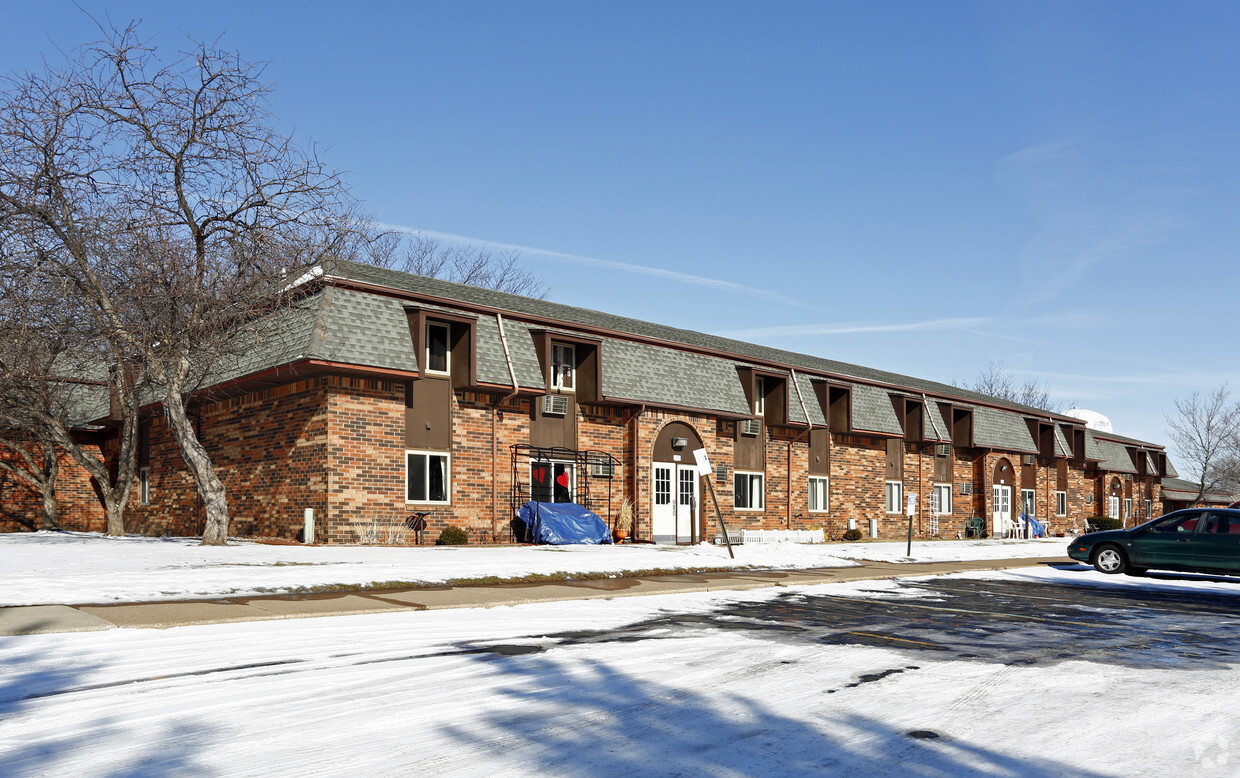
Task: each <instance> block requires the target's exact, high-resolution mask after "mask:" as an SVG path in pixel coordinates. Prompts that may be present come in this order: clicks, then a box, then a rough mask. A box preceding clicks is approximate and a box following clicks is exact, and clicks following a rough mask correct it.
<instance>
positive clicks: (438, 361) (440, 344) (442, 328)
mask: <svg viewBox="0 0 1240 778" xmlns="http://www.w3.org/2000/svg"><path fill="white" fill-rule="evenodd" d="M449 333H450V330H449V329H448V325H446V324H441V323H439V322H434V321H431V322H427V323H426V372H428V373H438V374H440V375H447V374H448V372H449V370H450V369H451V367H452V363H451V360H452V352H451V350H449V348H448V342H449Z"/></svg>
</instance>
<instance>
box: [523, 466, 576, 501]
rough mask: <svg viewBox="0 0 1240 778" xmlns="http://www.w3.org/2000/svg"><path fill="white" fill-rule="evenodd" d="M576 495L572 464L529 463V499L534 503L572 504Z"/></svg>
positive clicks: (574, 473) (574, 472)
mask: <svg viewBox="0 0 1240 778" xmlns="http://www.w3.org/2000/svg"><path fill="white" fill-rule="evenodd" d="M576 493H577V466H576V465H575V464H573V463H572V462H557V461H554V460H546V459H544V460H539V461H537V462H530V499H531V500H534V501H535V502H573V495H575V494H576Z"/></svg>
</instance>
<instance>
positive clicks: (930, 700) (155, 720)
mask: <svg viewBox="0 0 1240 778" xmlns="http://www.w3.org/2000/svg"><path fill="white" fill-rule="evenodd" d="M971 577H973V578H988V579H993V580H999V581H1002V580H1003V579H1005V578H1007V579H1012V578H1019V579H1020V580H1023V581H1045V582H1047V583H1051V584H1055V585H1069V586H1070V585H1076V584H1080V583H1084V584H1087V585H1091V586H1104V585H1105V586H1110V585H1118V586H1126V587H1134V588H1135V587H1148V586H1157V587H1159V588H1160V589H1175V590H1179V591H1181V592H1189V593H1191V592H1194V591H1198V590H1199V589H1200V588H1201V587H1203V586H1205V587H1207V588H1209V587H1221V588H1226V587H1228V586H1230V587H1231V588H1230V591H1232V592H1234V591H1235V586H1234V584H1225V583H1222V582H1219V581H1214V582H1211V581H1196V580H1192V581H1190V580H1166V579H1164V580H1158V581H1151V580H1148V579H1129V578H1124V577H1106V578H1104V577H1103V576H1101V575H1100V574H1098V573H1095V572H1093V571H1092V570H1089V569H1087V568H1085V567H1084V566H1080V565H1065V566H1064V567H1063V568H1062V569H1054V568H1039V569H1027V570H1021V571H1018V572H1013V573H987V574H971ZM897 585H898V584H897V583H896V582H892V581H862V582H855V583H849V584H830V585H824V586H816V587H792V588H785V589H779V590H775V589H772V590H762V591H758V592H745V593H730V594H729V593H710V594H681V595H666V596H652V597H642V598H618V599H615V600H610V601H598V600H595V601H589V602H558V603H546V604H538V605H522V606H515V607H502V608H492V609H487V610H470V609H463V610H444V611H428V612H404V613H397V614H374V615H365V616H349V617H335V618H318V619H299V620H292V621H266V622H251V623H242V624H219V625H207V626H194V627H181V628H174V629H167V630H132V629H116V630H110V631H107V632H90V633H67V634H54V635H28V636H22V637H17V638H6V639H2V640H0V712H3V716H0V774H4V775H8V776H23V777H24V776H39V775H57V776H59V775H74V776H84V777H89V776H103V775H180V774H192V775H207V776H211V775H229V776H232V775H263V776H267V775H365V776H379V775H435V776H496V775H505V776H527V775H563V776H577V775H592V776H633V775H717V776H792V775H796V776H799V775H832V776H848V775H855V776H983V775H985V776H994V775H1000V776H1022V777H1026V776H1033V777H1035V778H1040V777H1048V776H1061V775H1071V776H1103V775H1105V776H1163V775H1195V776H1215V775H1218V776H1223V775H1234V774H1236V770H1237V757H1238V756H1240V755H1233V754H1231V753H1230V749H1231V746H1233V745H1235V746H1237V748H1240V735H1237V734H1236V733H1237V732H1240V715H1238V714H1237V712H1236V711H1237V707H1238V706H1237V705H1236V696H1237V695H1236V692H1235V690H1236V689H1237V688H1240V672H1238V671H1237V669H1236V668H1235V667H1230V666H1228V667H1222V668H1220V667H1218V666H1217V665H1213V666H1209V667H1208V668H1206V669H1199V668H1193V667H1191V666H1190V667H1184V668H1176V669H1166V668H1153V669H1151V668H1149V667H1146V668H1140V667H1135V666H1132V665H1131V664H1128V663H1125V662H1123V661H1114V660H1111V661H1107V660H1105V659H1103V658H1097V657H1095V658H1093V659H1091V660H1090V661H1086V660H1085V659H1082V658H1068V659H1066V660H1064V661H1057V662H1048V663H1041V664H1037V665H1029V664H1023V663H1019V662H1017V663H1011V664H1009V663H1005V662H1004V661H1003V656H1002V654H1001V650H1002V649H1001V648H997V649H996V650H995V654H994V655H993V656H974V657H970V658H966V657H963V656H957V655H954V654H952V653H950V652H942V651H925V650H921V651H918V650H915V649H914V648H913V647H911V646H910V647H908V648H903V649H901V648H899V647H894V646H890V645H887V646H875V645H836V644H824V643H815V642H813V641H804V640H800V641H798V640H796V639H793V638H792V637H788V638H787V639H785V638H782V637H781V633H780V632H779V630H774V631H764V632H755V631H753V630H726V629H717V628H716V629H706V628H701V627H699V626H695V624H694V621H693V619H682V620H678V621H667V624H668V626H660V625H661V624H663V623H664V618H663V617H667V616H669V615H672V614H678V613H689V614H693V613H705V612H706V611H709V610H712V609H716V608H719V607H723V606H726V605H728V604H729V603H736V602H754V603H759V604H761V603H765V602H770V601H771V600H773V599H774V598H776V597H780V596H787V593H788V592H790V591H792V592H797V591H801V592H807V593H829V594H839V595H844V596H875V595H876V594H877V593H881V592H883V591H890V590H892V589H893V588H894V587H896V586H897ZM781 593H782V594H781ZM646 620H654V621H652V622H649V623H650V625H651V626H648V627H646V628H645V631H644V633H643V635H644V636H643V637H642V639H639V640H617V639H610V640H609V639H598V640H591V639H589V638H588V637H584V638H583V637H582V633H581V631H582V630H599V631H601V632H606V631H607V630H615V629H617V628H621V627H623V626H624V625H631V624H634V623H636V622H641V621H646ZM560 633H573V635H574V636H575V637H574V638H573V639H572V640H567V641H566V640H564V639H563V638H562V637H561V638H559V639H556V638H552V637H550V636H554V635H558V634H560ZM1066 648H1069V649H1070V646H1068V647H1066ZM917 731H930V732H932V733H934V734H936V735H938V737H937V738H933V739H918V738H913V737H910V736H909V735H910V733H912V732H917Z"/></svg>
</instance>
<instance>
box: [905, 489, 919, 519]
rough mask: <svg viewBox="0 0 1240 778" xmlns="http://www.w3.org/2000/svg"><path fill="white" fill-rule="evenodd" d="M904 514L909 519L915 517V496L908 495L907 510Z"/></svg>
mask: <svg viewBox="0 0 1240 778" xmlns="http://www.w3.org/2000/svg"><path fill="white" fill-rule="evenodd" d="M905 513H906V514H907V515H908V516H910V517H912V516H916V515H917V495H915V494H910V495H909V496H908V509H907V510H906V511H905Z"/></svg>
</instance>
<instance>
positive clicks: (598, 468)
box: [590, 459, 616, 478]
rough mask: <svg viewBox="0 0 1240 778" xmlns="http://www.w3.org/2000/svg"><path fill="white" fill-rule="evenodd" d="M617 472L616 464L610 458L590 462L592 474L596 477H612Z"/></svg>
mask: <svg viewBox="0 0 1240 778" xmlns="http://www.w3.org/2000/svg"><path fill="white" fill-rule="evenodd" d="M615 474H616V465H615V463H614V462H612V461H611V460H610V459H596V460H594V461H593V462H591V463H590V475H591V476H592V477H594V478H611V477H612V476H613V475H615Z"/></svg>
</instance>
